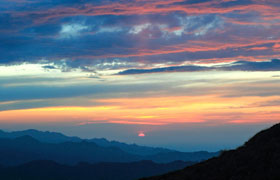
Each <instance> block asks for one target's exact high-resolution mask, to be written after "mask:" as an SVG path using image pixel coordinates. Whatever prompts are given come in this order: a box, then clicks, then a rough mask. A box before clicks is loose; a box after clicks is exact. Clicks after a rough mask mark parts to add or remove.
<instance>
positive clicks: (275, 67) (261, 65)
mask: <svg viewBox="0 0 280 180" xmlns="http://www.w3.org/2000/svg"><path fill="white" fill-rule="evenodd" d="M211 70H220V71H280V60H278V59H273V60H271V61H265V62H250V61H236V62H233V63H231V64H226V65H219V66H210V67H209V66H199V65H188V66H170V67H163V68H153V69H128V70H124V71H121V72H119V73H118V74H119V75H129V74H146V73H163V72H195V71H211Z"/></svg>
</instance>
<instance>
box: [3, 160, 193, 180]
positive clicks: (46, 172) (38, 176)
mask: <svg viewBox="0 0 280 180" xmlns="http://www.w3.org/2000/svg"><path fill="white" fill-rule="evenodd" d="M190 164H191V163H186V162H182V161H177V162H173V163H168V164H156V163H153V162H152V161H140V162H132V163H99V164H88V163H80V164H78V165H76V166H67V165H61V164H58V163H55V162H53V161H32V162H29V163H27V164H23V165H20V166H17V167H6V168H4V167H2V168H1V167H0V179H1V180H2V179H3V180H19V179H20V180H133V179H138V178H141V177H145V176H153V175H157V174H162V173H166V172H169V171H174V170H177V169H181V168H183V167H186V166H187V165H190Z"/></svg>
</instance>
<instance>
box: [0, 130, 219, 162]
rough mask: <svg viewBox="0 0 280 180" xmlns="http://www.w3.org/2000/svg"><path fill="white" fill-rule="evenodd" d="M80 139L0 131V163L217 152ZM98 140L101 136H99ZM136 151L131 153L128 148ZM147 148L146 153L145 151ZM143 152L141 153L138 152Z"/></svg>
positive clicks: (162, 158) (195, 156)
mask: <svg viewBox="0 0 280 180" xmlns="http://www.w3.org/2000/svg"><path fill="white" fill-rule="evenodd" d="M94 141H97V140H96V139H80V138H78V137H68V136H65V135H63V134H60V133H52V132H41V131H37V130H26V131H18V132H11V133H7V132H4V131H1V132H0V164H2V165H9V166H14V165H19V164H22V163H26V162H29V161H33V160H52V161H55V162H57V163H61V164H69V165H74V164H77V163H79V162H82V161H86V162H89V163H98V162H133V161H141V160H152V161H154V162H157V163H169V162H172V161H178V160H180V161H187V162H199V161H202V160H205V159H209V158H211V157H213V156H217V155H218V154H219V152H213V153H210V152H206V151H201V152H179V151H173V150H168V149H163V148H152V147H146V146H138V145H134V144H133V145H129V144H125V143H120V142H116V141H114V142H110V141H108V140H106V139H102V142H104V143H103V145H100V144H101V143H96V142H94ZM98 141H100V139H98ZM132 149H135V150H137V153H132V152H131V150H132ZM148 151H149V153H148V155H146V154H147V152H148ZM140 152H142V154H141V153H140Z"/></svg>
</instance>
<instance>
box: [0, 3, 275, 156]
mask: <svg viewBox="0 0 280 180" xmlns="http://www.w3.org/2000/svg"><path fill="white" fill-rule="evenodd" d="M279 117H280V2H279V0H89V1H84V0H1V1H0V128H1V129H4V130H8V131H13V130H23V129H30V128H36V129H39V130H50V131H59V132H63V133H65V134H67V135H75V136H80V137H84V138H92V137H105V138H108V139H109V140H118V141H123V142H127V143H138V144H141V145H150V146H162V147H168V148H174V149H177V150H181V151H195V150H209V151H216V150H220V149H230V148H234V147H237V146H238V145H241V144H242V143H244V142H245V141H247V140H248V138H250V137H251V136H253V135H254V134H255V133H256V132H258V131H259V130H261V129H263V128H267V127H269V126H270V125H272V124H275V123H278V122H279V120H280V118H279Z"/></svg>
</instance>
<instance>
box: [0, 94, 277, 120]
mask: <svg viewBox="0 0 280 180" xmlns="http://www.w3.org/2000/svg"><path fill="white" fill-rule="evenodd" d="M277 98H278V99H280V97H275V96H274V97H234V98H230V97H217V96H174V97H148V98H131V99H129V98H119V99H101V100H95V101H96V102H99V103H102V104H103V105H102V106H88V107H87V106H84V107H60V106H59V107H45V108H33V109H21V110H9V111H1V112H0V123H48V122H76V124H80V125H82V124H87V123H119V124H139V125H141V124H146V125H166V124H173V123H205V122H212V123H216V124H217V123H242V122H251V123H256V122H266V121H268V120H270V121H278V120H279V114H280V112H279V106H278V105H273V104H272V105H262V103H263V102H270V101H273V100H275V99H277ZM19 117H21V118H19Z"/></svg>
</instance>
